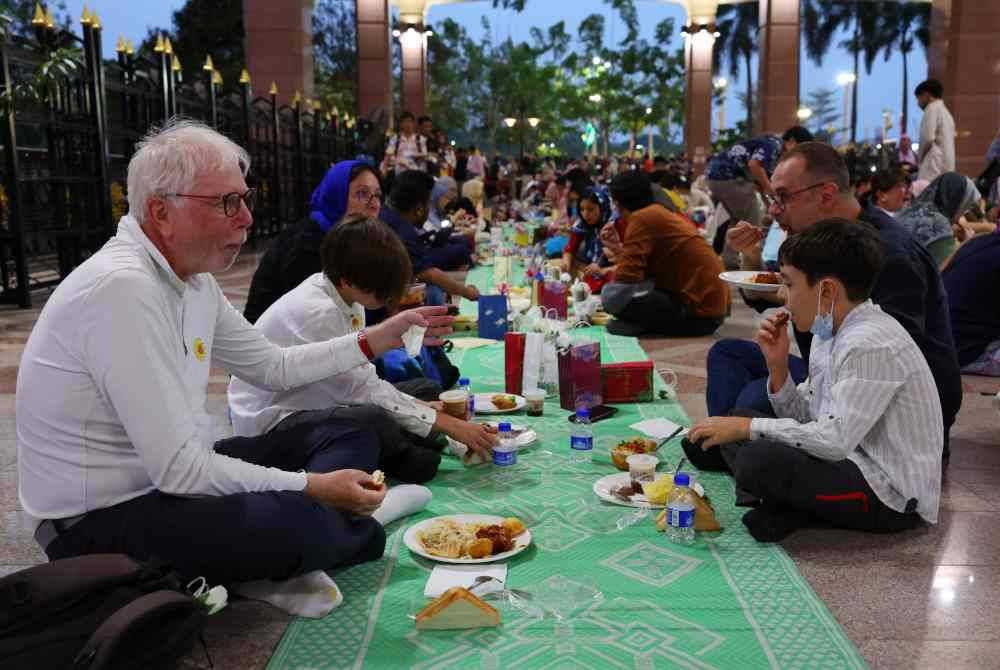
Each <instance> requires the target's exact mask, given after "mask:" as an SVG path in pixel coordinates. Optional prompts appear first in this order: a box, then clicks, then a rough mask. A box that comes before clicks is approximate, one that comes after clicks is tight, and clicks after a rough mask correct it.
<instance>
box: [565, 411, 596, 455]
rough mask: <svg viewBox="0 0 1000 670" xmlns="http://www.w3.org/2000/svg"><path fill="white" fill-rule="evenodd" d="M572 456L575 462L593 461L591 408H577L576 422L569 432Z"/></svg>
mask: <svg viewBox="0 0 1000 670" xmlns="http://www.w3.org/2000/svg"><path fill="white" fill-rule="evenodd" d="M569 447H570V450H571V455H570V457H571V458H572V460H573V462H574V463H591V462H592V461H593V458H594V429H593V427H591V425H590V410H589V409H587V408H586V407H581V408H580V409H578V410H576V422H575V423H574V424H573V428H572V429H571V430H570V434H569Z"/></svg>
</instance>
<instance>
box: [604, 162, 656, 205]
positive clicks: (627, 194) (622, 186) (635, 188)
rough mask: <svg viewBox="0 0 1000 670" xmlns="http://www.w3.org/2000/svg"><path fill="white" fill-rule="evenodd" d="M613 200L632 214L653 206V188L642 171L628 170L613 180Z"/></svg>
mask: <svg viewBox="0 0 1000 670" xmlns="http://www.w3.org/2000/svg"><path fill="white" fill-rule="evenodd" d="M611 199H612V200H615V201H616V202H618V203H619V204H621V206H622V207H624V208H625V209H627V210H628V211H630V212H637V211H639V210H640V209H643V208H644V207H649V206H650V205H652V204H653V188H652V185H651V184H650V183H649V178H648V177H647V176H646V173H645V172H643V171H642V170H626V171H625V172H622V173H620V174H618V176H617V177H615V178H614V179H613V180H611Z"/></svg>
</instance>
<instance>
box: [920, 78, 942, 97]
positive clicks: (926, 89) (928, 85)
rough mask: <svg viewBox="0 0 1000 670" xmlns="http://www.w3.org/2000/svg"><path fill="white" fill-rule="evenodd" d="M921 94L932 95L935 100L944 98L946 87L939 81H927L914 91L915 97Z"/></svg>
mask: <svg viewBox="0 0 1000 670" xmlns="http://www.w3.org/2000/svg"><path fill="white" fill-rule="evenodd" d="M921 93H930V94H931V95H933V96H934V97H935V98H943V97H944V86H942V85H941V82H939V81H938V80H937V79H927V80H925V81H922V82H920V83H919V84H917V88H916V89H915V90H914V91H913V95H920V94H921Z"/></svg>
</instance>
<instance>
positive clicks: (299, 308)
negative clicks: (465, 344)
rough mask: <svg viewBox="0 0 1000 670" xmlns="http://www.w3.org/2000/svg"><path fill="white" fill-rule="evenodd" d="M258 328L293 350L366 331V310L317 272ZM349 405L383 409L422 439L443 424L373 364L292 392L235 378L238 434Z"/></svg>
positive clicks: (232, 396)
mask: <svg viewBox="0 0 1000 670" xmlns="http://www.w3.org/2000/svg"><path fill="white" fill-rule="evenodd" d="M255 327H256V328H258V329H260V331H261V332H262V333H263V334H264V336H265V337H267V339H268V340H270V341H272V342H274V343H276V344H278V345H281V346H286V347H288V346H294V345H297V344H305V343H307V342H322V341H324V340H329V339H331V338H335V337H341V336H344V335H347V334H349V333H352V332H355V331H358V330H361V329H362V328H364V327H365V311H364V309H363V308H362V307H361V305H359V304H357V303H354V304H353V305H348V304H347V303H346V302H345V301H344V299H343V298H342V297H341V296H340V293H338V292H337V289H336V288H335V287H334V286H333V284H332V283H331V282H330V280H329V279H327V277H326V275H324V274H323V273H322V272H317V273H316V274H314V275H311V276H309V277H307V278H306V279H305V281H303V282H302V283H301V284H299V285H298V286H297V287H295V288H294V289H292V290H291V291H289V292H288V293H286V294H285V295H283V296H281V298H279V299H278V300H277V301H276V302H275V303H274V304H273V305H271V306H270V307H268V309H267V311H265V312H264V313H263V314H262V315H261V317H260V318H259V319H258V320H257V323H256V326H255ZM349 405H377V406H378V407H381V408H382V409H384V410H386V411H387V412H388V413H389V414H390V415H391V416H392V417H393V418H395V419H396V420H397V421H398V422H399V424H400V425H401V426H402V427H403V428H404V429H406V430H408V431H409V432H411V433H414V434H416V435H420V436H421V437H424V436H426V435H427V434H428V433H429V432H430V431H431V428H432V426H433V425H434V421H435V420H436V419H437V412H436V411H435V410H434V409H432V408H430V407H428V406H426V405H422V404H420V403H419V402H417V400H416V399H415V398H413V397H412V396H409V395H406V394H405V393H402V392H400V391H398V390H396V387H395V386H393V385H392V384H390V383H389V382H387V381H384V380H382V379H379V377H378V376H377V375H376V374H375V366H374V365H372V364H371V363H368V364H366V365H361V366H358V367H356V368H353V369H351V370H349V371H346V372H344V373H343V374H340V375H337V376H336V377H330V378H327V379H321V380H318V381H315V382H313V383H312V384H308V385H306V386H300V387H298V388H294V389H287V390H279V391H275V390H268V389H263V388H258V387H257V386H255V385H253V384H250V383H247V382H245V381H243V380H242V379H238V378H235V377H234V378H233V380H232V381H231V382H230V383H229V409H230V411H231V412H232V417H233V429H234V430H235V431H236V434H237V435H248V436H253V435H261V434H263V433H266V432H267V431H269V430H271V429H272V428H274V427H275V426H276V425H277V424H278V423H279V422H280V421H281V420H282V419H284V418H285V417H287V416H289V415H290V414H292V413H294V412H298V411H302V410H317V409H329V408H331V407H338V406H349Z"/></svg>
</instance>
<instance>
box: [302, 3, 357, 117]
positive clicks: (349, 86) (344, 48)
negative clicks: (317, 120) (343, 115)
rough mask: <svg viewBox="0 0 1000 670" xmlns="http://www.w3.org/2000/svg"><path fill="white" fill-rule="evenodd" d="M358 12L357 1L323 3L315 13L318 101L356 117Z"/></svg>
mask: <svg viewBox="0 0 1000 670" xmlns="http://www.w3.org/2000/svg"><path fill="white" fill-rule="evenodd" d="M355 12H356V4H355V0H319V1H318V2H317V3H316V6H315V7H314V8H313V14H312V31H313V64H314V65H313V67H314V70H313V72H314V80H315V90H316V98H317V99H318V100H319V101H320V102H322V103H323V106H324V107H326V108H327V109H330V108H332V107H336V108H337V109H338V110H340V111H347V112H350V113H352V114H353V113H354V110H355V108H356V105H357V102H356V101H357V81H358V55H357V33H356V31H355V27H354V25H355Z"/></svg>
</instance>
